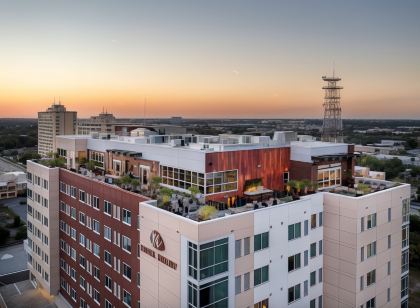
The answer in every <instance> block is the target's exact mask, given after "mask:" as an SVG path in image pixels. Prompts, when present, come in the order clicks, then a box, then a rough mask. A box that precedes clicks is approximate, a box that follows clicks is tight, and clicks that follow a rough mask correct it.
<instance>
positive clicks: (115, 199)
mask: <svg viewBox="0 0 420 308" xmlns="http://www.w3.org/2000/svg"><path fill="white" fill-rule="evenodd" d="M60 181H62V182H64V183H66V184H69V185H72V186H75V187H77V188H78V189H82V190H84V191H85V192H86V193H89V194H91V195H95V196H97V197H99V205H100V210H99V211H98V210H95V209H94V208H93V207H90V206H88V205H87V204H84V203H81V202H79V201H78V200H76V199H73V198H72V197H70V196H67V195H66V194H64V193H61V192H60V200H62V201H64V202H65V203H66V204H69V205H70V206H72V207H75V208H76V210H77V220H74V219H72V218H71V217H70V216H67V215H66V214H65V213H63V212H61V211H60V220H63V221H65V222H66V223H67V224H69V225H70V226H72V227H73V228H75V229H76V230H77V240H76V241H74V240H73V239H72V238H71V237H70V236H68V235H66V234H65V233H64V232H62V231H60V239H63V240H65V241H66V242H67V243H68V244H70V245H71V247H73V248H75V249H76V251H77V259H76V261H73V259H71V258H70V257H69V256H68V255H67V254H66V253H65V252H63V251H61V250H60V257H61V258H63V259H64V260H65V261H66V262H67V263H68V264H69V265H70V266H72V267H73V268H75V269H76V282H74V281H73V280H72V279H71V277H70V276H68V275H67V273H65V271H63V270H62V269H61V270H60V276H61V277H63V278H64V279H65V280H66V281H67V282H68V283H69V284H70V286H71V287H73V288H74V289H75V290H76V292H77V302H76V303H75V302H74V301H73V300H72V299H71V297H70V295H68V294H67V292H66V291H64V290H63V289H60V292H61V293H62V294H63V296H64V297H65V298H66V299H67V300H68V301H69V303H71V304H72V305H73V306H74V307H79V301H80V297H83V299H84V300H85V301H86V302H87V303H88V304H89V305H90V307H96V306H97V304H96V303H94V301H93V298H91V297H90V296H89V295H88V294H87V292H85V291H83V290H82V289H81V288H80V285H79V276H80V274H82V276H83V277H84V278H85V279H86V281H87V282H88V283H89V284H91V285H92V288H95V289H97V290H98V291H99V293H100V296H101V298H100V299H101V306H102V307H103V306H104V305H105V298H106V299H107V300H108V301H110V302H111V303H112V305H114V306H115V307H123V303H122V301H121V300H119V299H117V298H116V297H115V296H114V295H113V293H111V292H110V291H108V290H107V289H106V288H105V273H106V274H107V275H108V276H110V277H111V279H112V281H113V283H114V281H115V282H117V283H118V284H119V285H120V287H121V297H122V292H123V289H126V290H127V291H128V292H130V293H131V296H132V306H133V307H135V306H136V305H137V301H138V300H139V297H140V290H139V288H138V287H137V272H140V261H139V259H138V258H137V243H139V231H138V230H137V216H138V215H139V202H141V201H144V200H147V198H146V197H144V196H141V195H138V194H134V193H131V192H128V191H125V190H122V189H120V188H118V187H116V186H112V185H108V184H105V183H102V182H98V181H95V180H92V179H90V178H87V177H83V176H80V175H78V174H75V173H73V172H70V171H67V170H63V169H60ZM104 200H107V201H109V202H111V203H112V204H116V205H117V206H120V208H121V211H122V208H126V209H128V210H130V211H131V227H130V226H128V225H126V224H123V223H122V222H121V221H118V220H116V219H114V218H112V217H109V216H107V215H105V214H104V211H103V209H104ZM79 211H82V212H83V213H85V215H86V216H89V217H91V218H92V219H93V218H94V219H96V220H98V221H99V222H100V233H101V234H100V235H98V234H96V233H94V232H93V230H90V229H88V228H87V226H83V225H82V224H80V223H79V221H78V220H79ZM121 217H122V213H121ZM104 224H105V225H107V226H109V227H111V228H112V233H113V231H114V230H117V231H118V232H120V233H121V235H123V234H124V235H126V236H128V237H130V238H131V254H129V253H127V252H125V251H124V250H123V249H122V248H121V247H118V246H117V245H115V244H113V243H112V242H109V241H107V240H105V238H104V233H103V230H104V229H103V225H104ZM79 232H81V233H83V234H84V235H85V236H86V237H87V238H89V239H90V240H91V241H92V245H93V242H95V243H97V244H99V245H100V247H101V248H100V259H98V258H97V257H96V256H94V255H93V253H91V252H89V251H88V250H87V249H86V248H84V247H82V246H81V245H80V244H79ZM105 249H106V250H108V251H109V252H110V253H111V255H112V259H114V256H116V257H118V258H119V259H120V260H121V273H118V272H116V271H115V270H114V269H113V268H111V267H110V266H108V265H106V264H105V263H104V250H105ZM80 253H81V254H82V255H83V256H84V257H85V258H86V260H89V261H90V262H91V263H92V264H93V265H96V266H97V267H99V268H100V274H101V277H100V278H101V281H100V282H98V281H97V280H96V279H94V278H93V276H91V275H90V274H89V273H88V272H87V271H86V270H85V269H83V268H82V267H80V265H79V254H80ZM112 262H114V261H112ZM123 262H124V263H126V264H128V265H130V266H131V269H132V277H131V282H129V281H128V280H127V279H125V278H124V277H123V275H122V268H123V267H122V263H123ZM92 292H93V289H92Z"/></svg>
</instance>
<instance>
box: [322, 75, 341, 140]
mask: <svg viewBox="0 0 420 308" xmlns="http://www.w3.org/2000/svg"><path fill="white" fill-rule="evenodd" d="M322 80H324V81H325V82H326V83H327V84H326V85H325V86H324V87H322V89H324V90H325V96H324V123H323V125H322V136H321V140H322V141H327V142H336V143H337V142H343V122H342V120H341V105H340V90H341V89H342V88H343V87H340V86H338V85H337V83H338V82H339V81H340V80H341V78H338V77H335V73H333V76H332V77H327V76H323V77H322Z"/></svg>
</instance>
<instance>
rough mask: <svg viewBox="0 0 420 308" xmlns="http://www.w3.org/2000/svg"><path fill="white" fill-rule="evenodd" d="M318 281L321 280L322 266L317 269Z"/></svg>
mask: <svg viewBox="0 0 420 308" xmlns="http://www.w3.org/2000/svg"><path fill="white" fill-rule="evenodd" d="M318 282H319V283H321V282H322V268H320V269H318Z"/></svg>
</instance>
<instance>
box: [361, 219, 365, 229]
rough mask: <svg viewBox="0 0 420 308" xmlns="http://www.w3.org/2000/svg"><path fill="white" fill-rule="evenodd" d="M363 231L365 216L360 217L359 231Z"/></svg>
mask: <svg viewBox="0 0 420 308" xmlns="http://www.w3.org/2000/svg"><path fill="white" fill-rule="evenodd" d="M363 231H365V218H364V217H362V218H360V232H363Z"/></svg>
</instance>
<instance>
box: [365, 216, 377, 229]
mask: <svg viewBox="0 0 420 308" xmlns="http://www.w3.org/2000/svg"><path fill="white" fill-rule="evenodd" d="M375 227H376V213H374V214H370V215H368V217H367V229H368V230H369V229H372V228H375Z"/></svg>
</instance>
